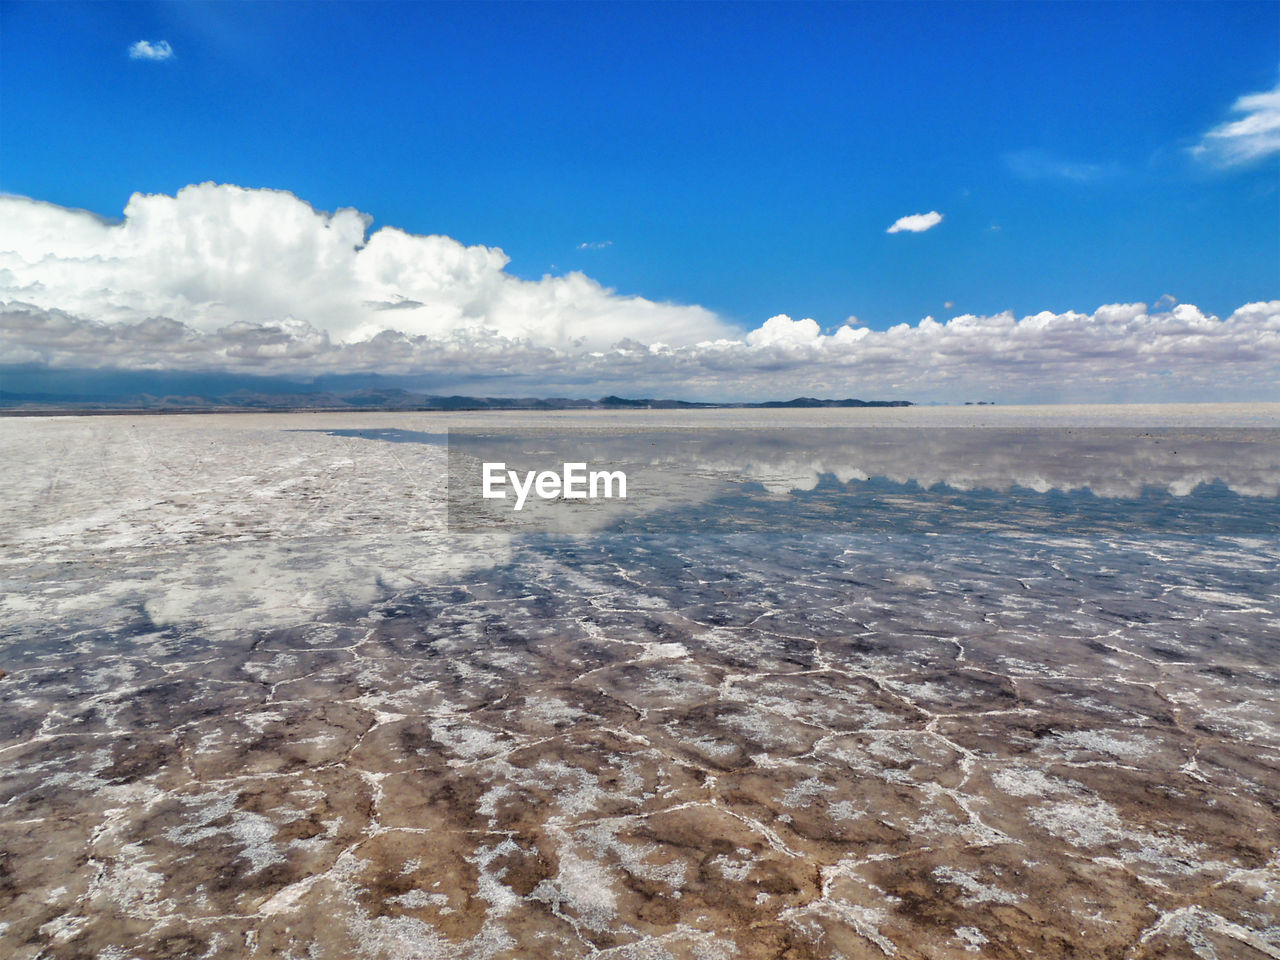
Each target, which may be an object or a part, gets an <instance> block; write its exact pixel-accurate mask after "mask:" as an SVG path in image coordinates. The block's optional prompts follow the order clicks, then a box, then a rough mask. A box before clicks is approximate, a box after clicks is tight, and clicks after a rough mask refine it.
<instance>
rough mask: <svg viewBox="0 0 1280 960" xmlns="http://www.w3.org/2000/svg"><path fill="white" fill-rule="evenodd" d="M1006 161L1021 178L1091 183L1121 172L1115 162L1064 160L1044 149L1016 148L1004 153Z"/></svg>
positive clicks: (1012, 171)
mask: <svg viewBox="0 0 1280 960" xmlns="http://www.w3.org/2000/svg"><path fill="white" fill-rule="evenodd" d="M1004 163H1005V166H1006V167H1008V168H1009V172H1010V173H1012V174H1013V175H1014V176H1015V177H1018V178H1019V179H1021V180H1073V181H1075V182H1076V183H1091V182H1093V181H1095V180H1102V179H1105V178H1107V177H1111V176H1114V175H1115V174H1116V173H1118V172H1119V169H1118V168H1117V167H1116V165H1115V164H1110V163H1084V162H1082V161H1079V160H1063V159H1062V158H1061V157H1055V156H1053V155H1052V154H1049V153H1046V152H1045V151H1043V150H1015V151H1014V152H1013V153H1006V154H1005V155H1004Z"/></svg>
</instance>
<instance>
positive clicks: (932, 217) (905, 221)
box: [885, 210, 942, 233]
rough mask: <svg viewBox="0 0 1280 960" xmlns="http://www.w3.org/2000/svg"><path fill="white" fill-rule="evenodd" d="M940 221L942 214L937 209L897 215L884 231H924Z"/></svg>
mask: <svg viewBox="0 0 1280 960" xmlns="http://www.w3.org/2000/svg"><path fill="white" fill-rule="evenodd" d="M941 222H942V214H940V213H939V212H938V211H937V210H930V211H929V212H928V213H913V214H911V215H910V216H906V217H899V218H898V219H897V220H895V221H893V226H891V227H890V228H889V229H888V230H886V231H885V233H902V232H904V231H905V232H908V233H924V232H925V231H926V230H929V229H932V228H933V227H936V226H937V225H938V224H940V223H941Z"/></svg>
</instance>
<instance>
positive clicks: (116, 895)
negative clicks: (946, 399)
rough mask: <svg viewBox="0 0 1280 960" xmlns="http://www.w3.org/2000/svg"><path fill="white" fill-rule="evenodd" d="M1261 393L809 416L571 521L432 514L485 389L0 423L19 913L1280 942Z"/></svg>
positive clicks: (352, 925)
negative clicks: (1055, 433) (943, 415)
mask: <svg viewBox="0 0 1280 960" xmlns="http://www.w3.org/2000/svg"><path fill="white" fill-rule="evenodd" d="M923 413H924V412H921V416H923ZM878 415H879V416H883V417H886V418H887V417H890V416H893V417H901V416H903V415H902V414H892V415H890V414H878ZM986 415H987V416H992V417H994V416H997V414H995V413H991V414H986ZM824 416H828V415H825V414H824ZM1000 416H1005V417H1006V418H1013V417H1014V416H1015V415H1014V414H1003V413H1002V414H1000ZM1269 416H1270V417H1274V416H1275V413H1274V411H1273V410H1268V409H1264V410H1263V411H1262V413H1261V414H1259V415H1258V418H1257V419H1258V420H1260V421H1261V422H1255V423H1253V424H1252V425H1251V429H1250V430H1247V431H1241V430H1239V429H1237V428H1236V427H1234V426H1231V425H1230V424H1222V423H1218V424H1216V425H1214V426H1212V427H1211V428H1201V427H1199V426H1195V425H1194V424H1193V425H1190V426H1188V424H1186V423H1178V424H1169V423H1164V424H1139V425H1136V426H1126V427H1124V428H1123V429H1122V430H1120V432H1119V433H1118V434H1116V435H1114V436H1112V437H1110V438H1109V439H1108V443H1109V444H1111V445H1112V446H1113V447H1114V446H1116V445H1121V446H1120V447H1119V448H1120V449H1124V450H1127V451H1131V452H1130V453H1126V454H1125V456H1127V457H1128V458H1129V459H1128V461H1127V462H1126V461H1125V457H1124V456H1120V457H1115V456H1113V457H1111V458H1110V459H1108V458H1107V457H1103V456H1101V455H1099V456H1095V457H1094V458H1093V459H1092V460H1090V459H1089V458H1085V457H1081V456H1079V455H1074V454H1073V455H1072V456H1069V457H1064V458H1061V459H1060V460H1059V461H1058V462H1057V463H1058V467H1057V468H1056V469H1059V472H1058V473H1054V472H1053V471H1054V469H1055V466H1054V463H1055V461H1054V460H1053V458H1052V457H1051V456H1049V454H1048V451H1049V448H1048V447H1041V448H1035V451H1033V452H1036V453H1037V455H1036V456H1032V455H1031V453H1029V452H1028V451H1029V449H1030V448H1029V447H1028V445H1027V443H1028V441H1026V440H1025V437H1026V433H1025V429H1026V428H1027V426H1028V425H1027V424H1018V426H1019V429H1020V430H1023V431H1024V433H1023V436H1024V442H1023V446H1022V447H1021V448H1019V449H1016V450H1014V451H1013V453H1012V454H1011V453H1010V447H1009V444H1008V443H1003V444H999V445H995V446H992V447H990V448H989V449H988V451H987V453H986V454H985V455H983V456H981V457H978V458H974V457H972V456H971V455H970V454H971V453H972V448H971V446H966V444H971V442H973V438H965V439H963V441H962V440H961V437H960V435H959V434H956V433H953V432H943V431H937V433H938V436H937V437H934V438H931V437H930V435H929V434H928V432H921V433H916V434H912V435H911V436H909V437H894V438H893V442H892V443H885V444H883V445H882V446H881V447H880V448H876V446H875V445H874V444H871V445H869V446H868V445H867V444H866V443H865V439H866V438H865V437H864V438H863V446H862V447H860V448H858V459H850V458H849V457H848V456H845V454H848V453H849V450H850V448H849V447H848V445H844V446H840V445H838V444H831V443H829V444H828V445H827V447H826V448H825V451H822V450H818V449H817V448H816V447H814V445H813V442H812V441H813V440H814V439H816V438H817V437H818V436H819V434H812V435H807V434H805V433H804V432H803V431H812V430H814V429H815V425H816V424H817V422H818V421H815V420H814V419H812V418H809V419H806V418H805V417H804V416H800V415H797V416H796V417H795V423H794V426H795V427H796V429H797V430H800V431H802V432H801V433H799V434H797V435H795V436H793V437H792V439H791V440H790V441H789V442H788V443H787V444H784V445H783V446H782V448H773V449H771V450H765V451H761V450H760V449H759V448H760V446H761V443H760V442H758V438H759V436H761V434H757V435H756V436H757V442H755V448H754V449H755V453H754V455H753V457H754V458H752V457H746V458H744V457H742V456H741V454H742V452H743V449H745V447H744V444H743V440H744V436H743V435H742V434H738V435H737V436H735V437H731V438H729V439H731V440H733V441H734V444H735V450H734V453H733V456H725V457H723V458H721V459H715V458H713V457H710V456H707V457H702V458H689V457H685V458H684V459H683V460H680V461H679V465H680V466H681V471H683V472H681V471H677V473H679V475H680V476H681V477H685V478H688V477H689V476H692V477H693V478H694V479H693V480H692V481H688V482H687V483H686V481H684V480H682V481H681V482H680V483H679V484H676V485H675V486H674V487H673V486H671V485H669V484H668V485H667V486H666V487H665V489H667V490H668V492H670V491H672V490H674V491H675V492H674V493H671V495H670V496H669V497H668V498H667V499H660V498H659V499H655V500H650V501H649V502H648V503H641V502H640V501H635V502H634V503H633V507H634V509H633V510H632V511H631V512H629V513H627V514H625V515H621V516H617V517H613V518H611V519H610V522H609V523H605V524H603V525H600V526H598V527H597V528H596V529H594V530H593V531H592V532H591V533H590V534H589V535H584V536H564V535H558V534H548V533H544V532H540V531H539V530H537V529H533V530H525V531H515V532H509V531H505V530H502V529H496V530H490V531H488V532H484V533H463V532H457V531H454V532H450V530H449V529H448V527H447V525H446V522H445V518H446V511H447V507H448V504H447V503H446V499H445V488H444V471H445V465H446V457H447V453H446V450H445V449H444V448H443V447H442V446H441V445H440V444H439V443H438V442H435V441H430V442H421V437H438V436H439V434H440V432H442V431H441V427H442V426H448V427H449V428H450V429H451V430H453V429H456V428H458V426H459V425H461V426H462V427H465V428H466V429H470V430H474V431H475V432H477V433H488V434H492V433H493V432H494V431H495V428H497V427H499V426H501V425H502V421H501V420H499V419H486V418H474V419H473V420H471V421H467V420H463V419H462V418H452V419H449V420H448V421H447V423H446V422H444V421H442V420H441V419H439V418H436V419H432V418H429V417H425V416H410V415H369V416H360V417H320V416H269V417H265V416H264V417H192V418H179V417H173V418H159V417H154V418H132V419H131V418H86V419H64V420H44V421H31V420H23V421H0V448H2V449H0V453H2V455H3V462H4V463H5V464H6V482H7V487H8V493H7V497H8V501H9V504H10V505H11V509H10V510H9V511H8V513H7V515H6V516H5V518H4V519H3V520H0V542H2V543H3V544H4V550H3V557H4V567H3V572H2V575H3V577H4V580H5V590H4V593H3V601H2V604H3V605H2V606H0V632H2V633H3V636H4V637H5V640H4V645H3V647H2V648H0V649H2V650H3V661H0V669H3V670H4V671H5V673H6V676H5V677H4V678H3V679H2V680H0V695H2V696H3V702H4V708H5V709H4V712H3V715H2V718H0V764H3V766H2V767H0V787H2V788H3V793H2V794H0V803H2V804H3V806H2V807H0V809H2V810H3V817H0V836H2V837H3V839H2V841H0V851H2V854H0V856H2V857H3V859H2V860H0V923H2V924H3V926H0V952H3V953H4V955H6V956H9V955H12V956H18V957H32V958H34V957H37V956H42V957H104V958H113V960H114V958H127V957H140V958H142V957H187V956H211V957H242V956H250V957H297V958H303V957H334V958H344V957H351V956H360V957H387V958H391V957H404V958H410V957H415V958H416V957H520V958H525V957H588V956H605V957H668V956H669V957H689V958H698V960H704V958H716V957H723V958H731V957H796V958H801V957H832V958H834V957H841V956H843V957H848V958H861V957H877V958H878V957H884V956H892V957H929V958H935V957H936V958H949V957H975V956H981V957H1072V956H1077V957H1078V956H1097V957H1116V958H1151V957H1213V956H1217V957H1222V958H1235V957H1252V956H1258V957H1267V956H1277V955H1280V854H1278V853H1277V849H1278V847H1280V827H1278V826H1277V798H1278V797H1280V701H1278V697H1277V693H1278V691H1280V668H1278V667H1277V664H1280V573H1278V572H1277V571H1278V569H1280V538H1278V537H1277V535H1276V533H1275V522H1276V521H1275V507H1276V501H1275V498H1276V492H1275V487H1274V484H1275V482H1276V472H1275V464H1276V456H1275V455H1276V445H1275V440H1274V438H1275V434H1274V433H1269V432H1268V431H1271V430H1273V426H1270V425H1268V424H1267V423H1266V422H1265V421H1266V418H1267V417H1269ZM884 422H885V423H886V424H888V425H890V426H894V427H896V428H899V429H901V428H902V421H901V420H886V421H884ZM574 424H575V426H576V427H581V428H583V429H587V428H595V427H596V426H598V421H593V420H592V418H591V417H590V416H587V415H579V417H578V419H576V420H574ZM1001 424H1003V426H1006V427H1007V426H1009V424H1008V422H1007V420H1006V421H1001ZM562 425H563V424H562V423H560V422H557V423H556V424H554V425H553V426H555V427H556V428H557V429H559V427H560V426H562ZM998 425H999V424H998ZM622 426H625V427H627V428H628V429H632V428H634V427H635V426H636V423H635V422H634V421H632V422H628V423H626V424H617V423H615V424H612V425H611V426H610V430H611V431H612V432H613V433H615V434H619V435H621V432H622V431H621V429H620V428H621V427H622ZM643 426H645V427H646V428H649V427H651V426H652V424H651V423H649V422H645V423H644V424H643ZM665 426H669V427H678V428H680V429H686V428H688V427H694V426H699V427H702V428H704V429H708V430H711V429H715V430H720V429H723V428H724V426H725V423H724V420H723V418H717V419H708V421H707V422H705V423H701V422H699V423H692V422H690V423H685V422H677V421H676V420H675V419H674V418H673V419H672V420H671V421H670V422H669V423H667V424H665ZM752 426H753V427H759V426H761V424H752ZM770 426H773V425H772V424H770ZM936 426H937V424H936V423H930V422H924V423H922V424H920V429H922V430H924V429H926V428H927V429H933V428H934V427H936ZM1058 426H1062V425H1054V427H1055V429H1057V427H1058ZM1091 426H1097V425H1096V424H1092V425H1091ZM1156 428H1159V429H1156ZM1192 428H1194V429H1192ZM1035 429H1037V430H1040V429H1041V427H1038V426H1037V427H1035ZM1063 429H1066V427H1065V426H1063ZM1071 429H1073V430H1074V429H1076V428H1075V427H1071ZM1107 429H1115V428H1114V427H1108V428H1107ZM1175 429H1176V430H1181V431H1184V432H1183V433H1182V434H1179V435H1178V437H1177V439H1178V447H1177V450H1178V454H1177V456H1178V457H1183V458H1188V459H1186V460H1181V461H1174V459H1173V458H1174V454H1173V453H1172V452H1170V453H1168V454H1167V455H1166V454H1165V452H1164V451H1163V450H1156V449H1155V448H1157V447H1163V446H1165V441H1166V440H1167V439H1168V437H1169V434H1168V433H1167V432H1166V433H1164V434H1160V435H1159V437H1158V439H1159V440H1160V443H1156V442H1155V439H1150V437H1151V435H1152V434H1153V433H1156V434H1159V431H1160V430H1164V431H1171V430H1175ZM1188 430H1190V431H1191V432H1190V433H1187V432H1185V431H1188ZM419 435H421V436H419ZM1144 435H1146V436H1144ZM826 436H827V439H828V440H831V439H832V437H831V436H830V434H829V433H828V434H826ZM991 436H993V437H994V436H995V435H994V434H992V435H991ZM881 439H886V438H885V437H882V438H881ZM979 439H981V438H979ZM1095 439H1096V437H1095ZM715 442H716V443H718V442H719V440H718V439H716V441H715ZM948 444H950V445H951V446H950V447H948ZM1123 444H1128V446H1127V447H1125V446H1123ZM1188 444H1190V445H1188ZM1223 444H1227V445H1229V447H1223ZM765 445H766V446H767V444H765ZM713 446H714V444H713V443H712V442H711V441H710V440H708V439H707V438H704V448H705V449H708V450H709V449H712V447H713ZM1060 446H1061V445H1060V444H1059V445H1058V447H1057V448H1060ZM877 449H879V453H876V450H877ZM1168 449H1169V450H1170V451H1172V450H1173V449H1174V448H1173V447H1172V446H1170V447H1169V448H1168ZM832 451H834V452H832ZM868 451H870V452H868ZM948 451H951V453H948ZM956 451H959V452H956ZM1132 451H1151V452H1150V457H1149V458H1148V460H1147V461H1142V458H1140V457H1139V456H1137V454H1135V453H1133V452H1132ZM721 452H723V449H721ZM1077 453H1078V451H1077ZM877 456H878V457H879V459H876V457H877ZM1192 457H1194V458H1196V459H1191V458H1192ZM894 458H897V459H896V460H895V459H894ZM904 458H905V460H904ZM966 458H967V459H966ZM649 459H650V460H651V461H652V459H653V458H652V457H650V458H649ZM695 462H696V463H697V464H698V467H697V469H695V470H692V471H690V470H688V469H687V467H688V465H689V464H690V463H695ZM913 464H915V465H914V466H913ZM1144 464H1145V465H1144ZM1188 464H1191V465H1190V466H1188ZM957 465H959V466H957ZM929 470H932V471H933V472H932V473H929V472H927V471H929ZM964 470H967V471H968V473H967V474H965V473H964ZM984 471H985V472H984ZM1090 471H1092V473H1090ZM1200 473H1203V474H1205V476H1204V477H1203V478H1202V479H1199V480H1197V481H1196V482H1195V483H1194V484H1192V483H1191V482H1190V480H1189V479H1188V478H1189V477H1196V476H1199V475H1200ZM862 474H865V476H862ZM1086 474H1087V475H1089V476H1091V477H1093V478H1094V480H1093V483H1092V484H1091V485H1089V489H1087V490H1085V489H1082V488H1081V486H1080V485H1079V484H1078V479H1079V477H1080V476H1082V475H1086ZM1037 477H1038V478H1039V480H1038V481H1037V479H1036V478H1037ZM1073 477H1074V478H1075V479H1073ZM984 478H985V479H986V480H987V481H988V482H987V483H985V484H983V483H980V482H979V480H982V479H984ZM1139 480H1140V481H1141V482H1139ZM1104 481H1105V483H1104ZM1001 483H1003V484H1004V485H1003V486H1001ZM940 484H941V485H942V486H940ZM1073 484H1074V486H1073ZM1106 484H1110V485H1109V486H1106ZM656 486H661V485H656ZM944 486H945V489H944ZM997 496H998V497H999V499H992V498H993V497H997ZM855 507H856V509H854V508H855ZM1073 511H1074V512H1073ZM913 516H915V517H924V520H920V521H919V522H918V523H916V522H908V521H909V520H910V518H911V517H913ZM957 516H958V517H959V518H960V519H959V521H957V520H956V517H957ZM875 517H879V518H880V521H882V522H878V523H875V524H871V523H869V522H868V519H869V518H875ZM1170 517H1173V518H1175V519H1173V520H1170V519H1169V518H1170ZM1177 517H1181V519H1180V520H1178V519H1176V518H1177ZM929 518H934V519H929ZM926 520H927V521H928V522H927V524H926V523H925V521H926ZM943 520H945V521H946V522H945V523H944V522H942V521H943ZM1233 523H1234V524H1235V526H1232V525H1231V524H1233ZM984 524H985V525H986V526H984ZM1215 528H1216V529H1215Z"/></svg>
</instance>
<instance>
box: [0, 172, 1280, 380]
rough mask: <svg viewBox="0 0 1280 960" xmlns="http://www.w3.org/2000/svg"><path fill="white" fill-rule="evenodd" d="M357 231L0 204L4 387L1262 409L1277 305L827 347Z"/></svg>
mask: <svg viewBox="0 0 1280 960" xmlns="http://www.w3.org/2000/svg"><path fill="white" fill-rule="evenodd" d="M369 224H370V218H369V217H368V216H367V215H365V214H363V213H360V212H358V211H356V210H351V209H343V210H338V211H336V212H334V213H321V212H318V211H316V210H314V209H313V208H311V207H310V206H309V205H308V204H306V203H305V202H303V201H302V200H299V199H298V198H297V197H295V196H293V195H292V194H290V193H285V192H283V191H275V190H247V189H243V188H240V187H233V186H218V185H214V184H202V185H199V186H192V187H187V188H185V189H183V190H181V191H179V192H178V194H177V195H176V196H172V197H170V196H163V195H153V196H146V195H141V194H137V195H135V196H134V197H133V198H131V199H130V201H129V204H128V206H127V207H126V209H125V216H124V218H123V219H122V220H121V221H120V222H118V223H112V222H107V221H104V220H102V219H101V218H100V217H97V216H95V215H94V214H90V213H87V212H85V211H82V210H71V209H67V208H64V207H59V206H55V205H53V204H49V203H42V202H39V201H34V200H28V199H25V198H20V197H0V365H6V364H8V365H12V364H35V365H42V366H47V367H51V368H61V369H66V370H74V369H86V368H96V369H119V370H171V371H173V370H177V371H202V370H219V371H228V372H237V373H260V374H273V375H280V376H288V377H295V378H303V379H307V378H313V377H316V376H319V375H323V374H347V373H358V374H363V373H379V374H387V375H397V376H408V377H413V378H417V381H416V382H420V383H422V384H424V385H425V387H426V388H427V389H429V390H430V391H431V392H466V393H486V394H489V395H494V394H500V395H506V396H511V395H542V396H556V395H558V396H566V395H568V396H601V395H603V394H606V393H618V394H623V395H631V396H666V397H684V398H688V399H734V398H741V399H777V398H783V397H788V396H800V395H809V396H814V395H819V396H829V397H848V396H854V397H862V398H864V399H865V398H902V399H910V400H916V401H928V400H943V401H956V400H967V399H974V400H976V399H987V400H999V401H1004V402H1013V401H1066V400H1071V401H1101V400H1194V399H1203V400H1208V399H1217V400H1224V399H1241V400H1247V399H1255V400H1256V399H1271V400H1275V399H1280V393H1278V391H1277V386H1276V385H1277V384H1278V383H1280V299H1278V300H1271V301H1264V302H1258V303H1251V304H1246V305H1245V306H1242V307H1240V308H1239V309H1237V310H1236V311H1234V312H1233V313H1232V314H1230V315H1229V316H1226V317H1217V316H1214V315H1213V314H1211V313H1207V312H1204V311H1202V310H1200V309H1199V308H1197V307H1196V306H1194V305H1192V304H1185V303H1184V304H1179V303H1176V302H1174V301H1173V300H1172V299H1171V298H1167V297H1166V298H1162V299H1161V300H1160V301H1159V302H1157V304H1156V305H1155V306H1153V307H1148V306H1147V305H1145V304H1142V303H1120V304H1110V305H1105V306H1101V307H1098V308H1097V309H1096V310H1094V311H1093V312H1092V313H1078V312H1072V311H1068V312H1065V313H1051V312H1047V311H1046V312H1042V313H1035V314H1031V315H1027V316H1022V317H1018V316H1015V315H1014V314H1012V313H1009V312H1006V313H997V314H992V315H985V316H984V315H975V314H964V315H962V316H957V317H954V318H952V319H950V320H948V321H947V322H945V323H943V322H939V321H937V320H935V319H933V318H932V317H925V318H924V319H923V320H921V321H919V322H918V323H916V324H907V323H901V324H898V325H897V326H894V327H890V328H889V329H887V330H874V329H871V328H870V327H868V326H864V325H854V323H852V322H850V323H846V324H845V325H844V326H841V327H840V328H838V329H837V330H835V331H834V332H832V333H824V332H823V329H822V327H821V325H820V324H818V323H817V321H815V320H813V319H810V318H801V319H793V318H792V317H790V316H787V315H785V314H779V315H777V316H773V317H770V318H768V319H767V320H765V321H764V322H763V323H762V324H761V325H760V326H759V327H758V328H756V329H754V330H750V331H744V330H741V329H739V328H737V327H735V326H732V325H730V324H728V323H726V322H724V321H723V320H722V319H721V318H719V317H717V316H716V315H715V314H714V313H712V312H711V311H709V310H706V309H704V308H702V307H698V306H682V305H678V304H670V303H658V302H654V301H651V300H646V299H644V298H641V297H622V296H618V295H617V294H616V293H614V292H613V291H611V290H609V289H607V288H605V287H603V286H601V285H600V284H599V283H597V282H596V281H595V280H592V279H591V278H589V277H587V276H585V275H584V274H581V273H570V274H567V275H565V276H546V277H543V278H542V279H541V280H536V281H530V280H522V279H520V278H518V277H515V276H513V275H511V274H510V273H508V272H507V270H506V267H507V257H506V255H505V254H503V252H502V251H501V250H499V249H498V248H496V247H485V246H472V247H468V246H464V245H463V244H461V243H458V242H457V241H456V240H453V239H451V238H449V237H443V236H416V235H413V234H409V233H406V232H404V231H403V230H398V229H396V228H394V227H384V228H382V229H380V230H377V231H375V232H373V233H372V234H370V233H369ZM851 321H852V318H851Z"/></svg>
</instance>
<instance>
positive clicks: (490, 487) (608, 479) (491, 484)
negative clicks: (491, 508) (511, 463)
mask: <svg viewBox="0 0 1280 960" xmlns="http://www.w3.org/2000/svg"><path fill="white" fill-rule="evenodd" d="M562 466H563V469H562V470H561V472H560V473H556V472H555V471H554V470H541V471H539V470H528V471H526V472H525V473H524V475H523V477H522V476H521V474H520V473H519V471H516V470H508V469H507V465H506V464H505V463H502V462H499V463H489V462H486V463H485V464H484V481H483V487H482V492H483V495H484V498H485V499H486V500H505V499H507V491H506V487H507V486H510V487H511V489H512V490H513V491H515V506H514V508H513V509H516V510H523V509H524V504H525V500H526V499H528V497H529V494H530V493H531V492H532V493H534V494H535V495H537V496H538V497H539V498H540V499H542V500H555V499H557V498H559V499H564V500H596V499H601V498H604V499H613V498H615V497H616V498H617V499H619V500H625V499H627V475H626V473H624V472H623V471H622V470H588V469H587V465H586V464H585V463H565V464H563V465H562Z"/></svg>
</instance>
